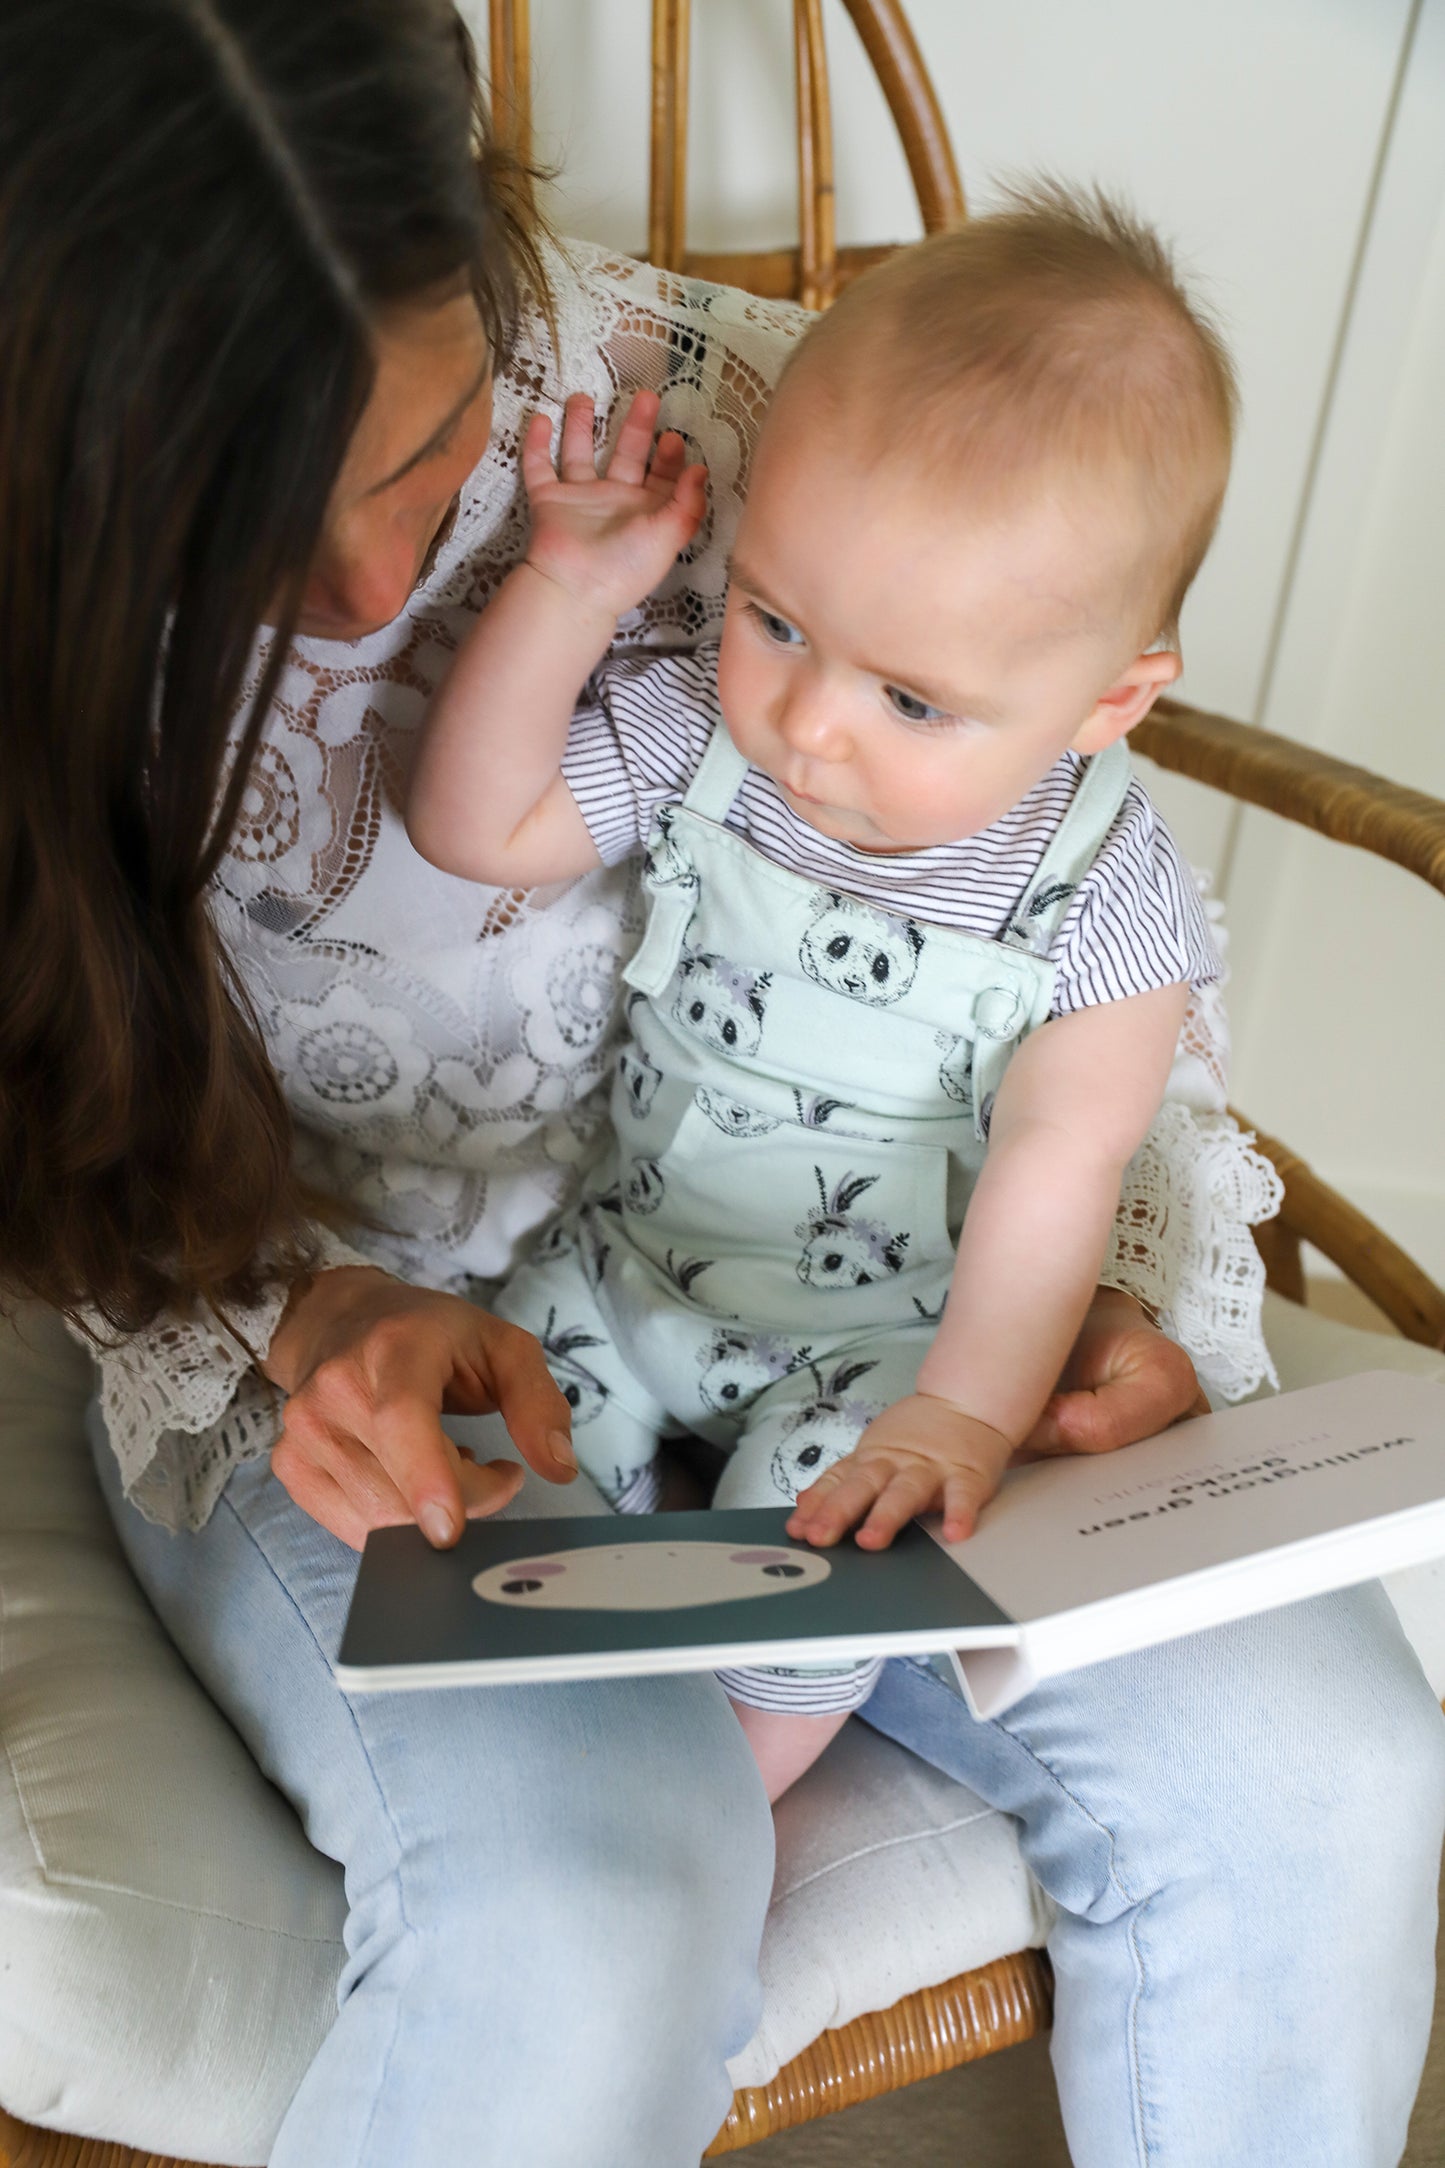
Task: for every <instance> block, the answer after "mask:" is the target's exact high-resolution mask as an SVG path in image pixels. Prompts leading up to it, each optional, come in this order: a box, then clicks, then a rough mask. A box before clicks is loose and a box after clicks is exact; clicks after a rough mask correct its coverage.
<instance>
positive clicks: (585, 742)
mask: <svg viewBox="0 0 1445 2168" xmlns="http://www.w3.org/2000/svg"><path fill="white" fill-rule="evenodd" d="M716 714H717V696H716V694H715V692H714V691H713V688H712V672H711V670H710V669H709V668H708V665H707V663H706V661H705V660H704V661H703V662H702V663H701V664H700V663H699V658H698V657H697V656H695V655H659V654H656V653H651V652H645V651H634V652H633V653H631V654H620V655H609V656H608V657H607V658H606V660H605V661H604V662H602V663H601V664H599V666H598V668H597V669H596V670H595V671H594V672H593V674H592V676H591V677H590V678H589V679H588V681H587V685H586V687H585V689H584V691H583V694H582V698H581V700H580V701H579V702H578V703H577V708H576V710H575V712H574V714H573V717H572V728H571V731H570V733H569V734H568V738H567V751H566V753H565V754H564V755H563V759H562V776H563V780H564V781H565V783H566V785H567V788H568V789H569V790H570V791H571V793H572V796H573V797H574V798H575V799H576V801H577V809H578V811H579V812H580V813H581V815H582V818H583V820H584V821H585V822H586V823H587V828H588V832H589V834H590V835H591V837H592V841H593V842H594V843H595V844H596V846H597V850H598V853H599V855H600V857H601V858H602V861H603V863H604V864H605V865H609V866H615V865H617V864H618V863H619V862H620V861H621V860H622V859H624V858H628V857H630V856H631V855H632V854H633V853H634V852H635V851H639V850H641V848H642V846H643V844H644V843H645V842H646V841H647V834H648V830H649V829H650V828H651V826H652V816H653V814H654V813H655V812H656V810H657V808H658V807H659V806H660V805H666V804H667V803H668V802H669V801H672V800H676V799H678V798H680V797H681V796H682V794H683V792H684V791H685V790H686V788H687V786H688V784H689V782H690V781H691V780H692V777H693V775H694V774H695V773H696V771H697V768H698V766H699V764H700V762H701V760H702V756H703V754H704V753H705V752H706V750H707V743H708V739H709V738H710V736H711V735H712V727H713V721H714V718H715V717H716Z"/></svg>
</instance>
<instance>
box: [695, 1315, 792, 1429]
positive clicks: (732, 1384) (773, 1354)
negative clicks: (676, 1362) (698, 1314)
mask: <svg viewBox="0 0 1445 2168" xmlns="http://www.w3.org/2000/svg"><path fill="white" fill-rule="evenodd" d="M811 1354H812V1350H811V1349H810V1348H807V1347H795V1346H794V1345H793V1343H792V1341H791V1340H785V1339H784V1338H783V1337H782V1335H781V1333H776V1332H742V1331H738V1332H734V1331H731V1330H730V1329H729V1328H728V1327H727V1326H723V1327H721V1328H720V1329H719V1330H718V1331H717V1332H715V1333H714V1334H713V1335H712V1337H711V1339H710V1340H707V1341H705V1342H704V1343H703V1345H702V1346H701V1347H700V1348H699V1349H698V1351H697V1359H698V1361H699V1362H700V1363H701V1365H702V1376H701V1377H700V1378H699V1379H698V1381H697V1390H698V1396H699V1398H700V1399H701V1401H702V1403H703V1405H704V1407H708V1408H711V1409H712V1411H713V1413H714V1415H740V1414H741V1413H742V1411H743V1409H744V1408H746V1407H748V1406H750V1405H751V1403H752V1402H753V1401H754V1400H756V1399H757V1397H758V1394H759V1393H761V1392H765V1391H766V1390H767V1388H768V1387H769V1386H770V1385H777V1384H778V1383H780V1381H781V1380H782V1379H783V1378H790V1377H791V1376H792V1375H793V1373H794V1371H796V1370H806V1369H807V1368H808V1367H809V1363H810V1358H811Z"/></svg>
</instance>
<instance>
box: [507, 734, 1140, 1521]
mask: <svg viewBox="0 0 1445 2168" xmlns="http://www.w3.org/2000/svg"><path fill="white" fill-rule="evenodd" d="M745 773H746V763H745V761H744V760H743V758H742V756H741V754H740V753H739V752H738V751H737V749H736V747H735V746H734V745H733V743H732V740H731V739H730V737H729V736H728V734H727V730H726V728H725V726H724V725H723V724H722V723H721V722H720V723H719V724H718V726H717V728H716V730H715V732H714V734H713V737H712V740H711V742H710V744H709V746H708V750H707V753H706V755H705V756H704V758H703V761H702V763H701V765H700V767H699V768H698V771H697V773H696V775H695V776H694V778H693V781H692V784H691V787H690V788H689V790H688V791H687V794H686V796H685V797H684V799H683V800H682V802H681V804H678V805H669V806H664V807H663V808H662V809H661V811H660V812H659V813H658V815H657V817H656V819H655V821H654V823H653V828H652V832H651V835H650V837H649V840H648V845H647V851H646V855H645V857H644V861H643V876H642V885H643V890H644V893H645V896H646V900H647V924H646V930H645V932H644V934H643V938H642V942H641V945H640V947H639V948H638V950H637V952H636V954H635V955H634V956H633V958H632V960H631V962H630V963H629V964H628V965H627V967H626V970H625V972H624V974H623V975H624V978H625V980H626V982H627V984H628V986H629V988H630V989H631V992H630V994H629V997H628V1002H627V1025H628V1036H627V1040H626V1043H625V1044H624V1046H623V1048H622V1051H621V1055H620V1057H619V1061H618V1069H617V1076H616V1080H615V1083H614V1088H613V1093H612V1126H613V1143H612V1145H611V1148H610V1151H609V1153H608V1156H607V1158H606V1160H605V1161H604V1162H603V1164H602V1165H601V1166H600V1167H599V1168H598V1170H597V1171H596V1173H595V1174H594V1176H593V1178H592V1180H591V1182H590V1183H589V1185H588V1188H587V1191H586V1194H585V1195H584V1197H583V1199H582V1202H581V1204H580V1206H579V1207H578V1208H577V1210H576V1211H575V1212H574V1213H573V1214H572V1215H571V1216H570V1218H569V1219H567V1220H566V1221H564V1222H563V1223H562V1225H561V1226H560V1227H558V1228H557V1229H555V1230H554V1231H553V1233H552V1235H551V1236H550V1237H549V1238H548V1240H547V1241H546V1242H545V1243H544V1245H543V1247H542V1249H541V1251H540V1252H539V1253H538V1255H537V1256H536V1257H535V1259H534V1260H533V1261H532V1262H531V1263H530V1264H529V1265H527V1266H524V1267H523V1269H522V1270H521V1272H520V1273H518V1274H517V1275H516V1277H515V1278H514V1279H513V1280H512V1282H511V1284H510V1285H509V1287H508V1288H507V1289H506V1291H505V1293H504V1295H503V1297H502V1298H501V1300H500V1301H499V1302H498V1305H497V1307H498V1309H499V1311H500V1312H501V1313H502V1314H503V1315H504V1316H507V1317H509V1318H512V1319H513V1320H514V1321H515V1322H517V1323H519V1324H522V1325H525V1326H526V1327H527V1328H528V1330H529V1331H531V1332H533V1333H535V1334H536V1335H537V1337H538V1338H539V1339H540V1340H541V1342H542V1345H543V1348H544V1351H545V1352H546V1355H547V1358H548V1362H549V1365H550V1367H551V1370H552V1373H553V1375H554V1377H555V1378H556V1379H557V1381H558V1383H559V1384H560V1385H561V1387H562V1389H563V1391H564V1392H565V1393H566V1394H567V1397H568V1399H569V1401H570V1402H571V1404H572V1411H573V1415H572V1420H573V1438H574V1443H575V1446H576V1449H577V1456H578V1460H579V1463H580V1465H581V1466H582V1467H583V1468H584V1469H585V1470H586V1472H587V1473H588V1474H589V1475H590V1476H591V1477H592V1478H593V1479H594V1481H595V1482H596V1483H597V1484H598V1485H599V1487H600V1488H601V1490H602V1491H603V1492H604V1494H605V1495H606V1496H607V1497H608V1498H609V1499H610V1500H611V1501H612V1502H613V1503H614V1504H615V1505H617V1506H618V1507H619V1509H620V1510H622V1511H629V1510H630V1511H646V1510H648V1509H649V1508H650V1506H651V1505H652V1503H653V1501H654V1498H655V1475H654V1466H655V1461H656V1456H657V1451H658V1445H659V1441H660V1440H661V1439H662V1438H664V1437H666V1436H668V1435H676V1434H678V1433H680V1432H689V1431H690V1432H693V1433H695V1434H697V1435H700V1436H702V1437H704V1438H706V1439H708V1440H710V1441H711V1442H712V1443H713V1444H715V1445H718V1446H722V1447H724V1448H726V1449H728V1451H729V1453H730V1458H729V1460H728V1462H727V1464H726V1466H725V1468H724V1470H723V1473H722V1476H721V1479H720V1481H719V1485H718V1490H717V1494H716V1499H715V1503H716V1504H717V1505H719V1506H745V1505H777V1504H781V1503H784V1502H791V1501H792V1499H794V1498H795V1497H796V1495H797V1493H798V1492H799V1491H800V1490H803V1489H806V1487H807V1485H808V1484H809V1483H811V1482H812V1481H813V1480H814V1479H815V1478H816V1476H817V1475H818V1474H819V1473H820V1472H821V1470H822V1469H824V1468H825V1467H827V1466H829V1465H830V1464H831V1463H832V1462H833V1461H835V1460H838V1459H840V1458H841V1457H842V1455H843V1454H845V1453H847V1452H849V1451H851V1450H852V1447H853V1446H854V1444H855V1443H856V1442H857V1439H858V1436H859V1434H860V1433H861V1432H862V1431H863V1430H864V1428H865V1427H866V1426H867V1424H868V1423H870V1422H871V1421H872V1420H873V1418H874V1417H875V1416H876V1415H878V1414H880V1413H881V1412H882V1410H883V1409H884V1408H885V1407H887V1406H889V1405H890V1404H891V1403H892V1402H893V1401H895V1400H898V1399H901V1398H902V1397H903V1396H904V1395H905V1394H907V1393H910V1392H911V1391H912V1390H913V1385H914V1380H915V1377H916V1375H917V1372H918V1366H919V1364H920V1362H921V1361H922V1359H923V1356H924V1354H925V1352H926V1350H927V1348H928V1344H929V1341H930V1340H931V1338H932V1335H933V1331H934V1328H935V1326H936V1323H937V1320H938V1317H939V1313H940V1311H941V1309H942V1307H943V1300H944V1297H945V1295H946V1294H947V1292H948V1286H949V1279H950V1275H951V1273H952V1270H953V1260H954V1251H955V1247H956V1244H957V1238H958V1232H959V1228H960V1226H961V1225H962V1222H963V1215H964V1210H965V1208H966V1206H967V1202H968V1197H969V1194H970V1191H971V1190H972V1187H973V1183H974V1180H975V1178H976V1176H977V1173H978V1170H979V1168H980V1166H981V1164H982V1161H983V1155H984V1151H985V1149H986V1138H987V1132H988V1119H989V1113H990V1109H991V1106H992V1101H993V1097H994V1094H995V1092H996V1091H997V1090H998V1086H999V1083H1000V1080H1001V1079H1002V1076H1003V1073H1004V1070H1005V1068H1006V1066H1007V1064H1008V1061H1009V1057H1010V1056H1011V1054H1012V1053H1013V1051H1014V1049H1015V1047H1017V1046H1018V1044H1019V1043H1020V1041H1021V1040H1022V1038H1023V1037H1024V1035H1025V1034H1026V1033H1027V1032H1030V1031H1032V1030H1034V1029H1036V1028H1037V1026H1038V1025H1040V1024H1041V1023H1043V1022H1044V1021H1045V1019H1046V1018H1047V1016H1048V1014H1049V1008H1050V1002H1051V996H1052V989H1053V978H1054V967H1053V965H1052V963H1050V962H1049V960H1048V951H1049V948H1050V946H1051V944H1052V942H1053V939H1054V936H1055V934H1056V932H1057V930H1058V928H1059V925H1060V923H1061V922H1062V920H1063V918H1064V916H1065V914H1066V913H1067V911H1068V909H1069V904H1070V901H1071V899H1072V897H1073V894H1074V891H1075V889H1076V887H1077V886H1078V883H1079V882H1080V880H1081V879H1082V878H1083V876H1084V875H1085V873H1086V872H1087V871H1088V869H1089V867H1090V865H1091V864H1092V862H1093V860H1094V857H1095V856H1096V854H1097V852H1098V850H1099V847H1100V845H1101V843H1102V842H1103V840H1104V837H1105V836H1106V835H1107V833H1108V831H1109V829H1110V827H1111V826H1112V824H1113V821H1114V818H1115V815H1116V814H1117V812H1118V810H1119V807H1120V805H1121V804H1122V802H1123V798H1124V794H1125V791H1126V790H1127V788H1128V782H1129V763H1128V757H1127V754H1126V753H1125V750H1124V747H1123V745H1122V744H1120V745H1118V746H1114V747H1111V748H1110V749H1109V750H1108V751H1107V752H1104V753H1101V754H1099V755H1097V756H1096V757H1095V758H1094V759H1093V760H1091V761H1090V762H1089V763H1088V764H1087V766H1086V767H1085V769H1084V773H1083V776H1082V779H1081V781H1080V783H1079V787H1078V789H1077V791H1076V792H1075V795H1074V798H1073V800H1072V802H1071V804H1070V806H1069V809H1068V812H1067V813H1066V815H1065V817H1064V819H1063V821H1062V822H1061V823H1060V825H1059V828H1058V830H1057V832H1056V834H1055V835H1054V837H1053V839H1052V841H1051V843H1050V845H1049V847H1048V850H1047V852H1046V853H1045V856H1044V859H1043V861H1042V863H1041V865H1040V866H1039V868H1038V871H1037V873H1036V874H1035V876H1034V878H1033V880H1032V881H1031V882H1030V884H1029V886H1028V889H1027V891H1026V892H1025V894H1024V895H1022V896H1021V897H1020V898H1019V901H1018V907H1017V909H1016V910H1015V912H1014V914H1013V917H1012V919H1011V922H1010V924H1009V926H1008V928H1007V930H1006V931H1005V933H1004V934H1003V936H1002V938H1001V939H999V940H985V939H983V938H981V937H980V936H978V935H975V934H968V933H963V932H960V931H958V930H956V929H954V928H948V927H938V926H928V925H920V924H918V923H917V922H916V921H915V920H913V919H911V918H907V917H903V916H894V915H892V914H890V913H888V912H885V911H882V910H879V909H878V908H876V907H875V906H874V905H872V904H867V903H863V902H861V901H858V900H856V899H855V898H853V897H850V896H848V895H843V894H839V893H837V892H836V891H833V890H830V889H826V888H821V887H818V886H817V885H815V884H814V883H813V882H812V881H809V880H807V879H805V878H804V877H803V876H801V875H799V874H796V873H792V872H789V871H788V870H786V869H785V868H783V867H780V866H775V865H773V864H772V863H771V862H770V861H769V860H767V859H765V858H763V857H762V856H760V854H759V853H758V852H757V851H756V850H754V849H753V847H752V846H751V845H750V844H749V843H747V842H746V841H744V839H743V838H742V837H741V836H739V835H737V834H735V833H734V832H733V831H732V830H731V829H728V828H726V827H725V826H724V825H723V823H724V821H725V819H726V816H727V811H728V808H729V806H730V805H731V803H732V800H733V798H734V796H735V794H736V792H737V790H738V788H739V786H740V784H741V782H742V779H743V776H744V774H745Z"/></svg>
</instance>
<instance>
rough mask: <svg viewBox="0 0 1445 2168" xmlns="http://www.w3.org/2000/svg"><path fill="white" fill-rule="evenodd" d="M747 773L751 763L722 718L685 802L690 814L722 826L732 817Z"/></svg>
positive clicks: (689, 787) (716, 725) (714, 730)
mask: <svg viewBox="0 0 1445 2168" xmlns="http://www.w3.org/2000/svg"><path fill="white" fill-rule="evenodd" d="M747 772H748V764H747V762H746V760H744V758H743V756H742V754H741V753H740V752H739V751H738V749H737V747H736V746H735V745H734V744H733V741H732V739H731V738H730V737H729V736H728V726H727V724H726V723H725V722H724V721H723V719H722V717H721V715H719V717H718V719H717V722H716V723H715V724H714V725H713V733H712V736H711V738H710V739H709V740H708V747H707V751H706V752H705V753H704V754H703V756H702V760H701V761H700V763H699V764H698V771H697V774H696V775H695V776H694V777H693V779H692V781H691V783H690V784H689V785H688V788H687V795H686V797H685V798H684V799H683V801H682V802H683V804H684V805H685V806H686V807H687V809H688V811H689V812H690V813H700V814H701V815H702V817H703V819H704V820H706V821H715V822H716V823H717V825H718V826H719V827H721V826H722V824H723V822H724V821H725V820H726V819H727V817H728V808H729V806H730V805H731V804H732V802H733V800H734V798H736V796H737V794H738V792H739V791H740V790H741V789H742V782H743V777H744V776H745V775H746V774H747Z"/></svg>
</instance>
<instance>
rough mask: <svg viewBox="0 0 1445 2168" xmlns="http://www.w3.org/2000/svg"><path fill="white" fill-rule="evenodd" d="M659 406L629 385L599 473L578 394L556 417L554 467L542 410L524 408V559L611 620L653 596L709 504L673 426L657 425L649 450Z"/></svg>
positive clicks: (587, 414)
mask: <svg viewBox="0 0 1445 2168" xmlns="http://www.w3.org/2000/svg"><path fill="white" fill-rule="evenodd" d="M658 405H659V400H658V396H657V393H656V392H655V391H639V392H634V394H633V397H632V404H631V405H630V406H629V408H628V410H627V415H626V418H625V420H624V421H623V424H622V429H621V432H620V434H619V436H618V439H617V445H616V448H615V450H614V451H613V454H612V458H611V460H610V461H609V463H608V466H607V471H606V475H605V477H604V476H601V475H599V474H598V472H597V463H596V459H595V457H594V454H593V449H592V401H591V399H590V398H588V396H587V394H586V393H585V392H578V393H576V394H574V396H573V397H572V398H570V399H569V400H568V401H567V406H566V411H565V412H564V414H563V416H562V447H561V462H560V465H561V472H560V475H559V473H558V472H557V470H556V469H555V468H554V467H553V465H552V454H551V449H550V447H551V438H552V425H551V423H550V421H549V420H548V419H547V416H546V415H545V414H534V415H533V416H532V419H531V421H530V422H529V423H528V425H527V434H526V437H525V439H524V440H523V444H522V477H523V479H524V481H525V482H526V485H527V496H528V499H529V501H530V504H531V508H532V539H531V542H530V543H529V545H528V549H527V563H528V564H529V565H531V566H532V567H533V569H534V570H535V571H537V572H540V573H542V574H543V575H544V576H545V577H546V578H547V579H549V580H554V581H555V582H556V584H557V585H558V586H559V587H562V588H565V589H566V591H567V593H568V594H570V595H571V596H572V597H573V599H574V600H575V601H577V602H579V603H581V604H582V606H583V607H584V608H585V609H588V610H593V611H596V612H597V613H598V614H599V615H602V616H606V617H609V618H612V619H616V618H618V617H620V616H621V615H622V613H623V611H624V610H630V609H632V608H633V607H634V606H635V605H636V604H637V603H639V602H641V600H642V598H643V596H644V595H649V594H651V592H652V590H653V588H654V587H656V585H657V583H658V581H659V580H661V579H663V578H664V577H665V576H666V574H667V572H668V571H669V569H670V568H671V566H672V564H673V562H674V561H675V559H676V557H677V555H678V552H679V551H680V550H684V549H686V548H687V545H688V543H689V542H690V541H691V540H692V538H693V536H694V535H695V534H696V533H697V530H698V528H699V527H700V526H701V524H702V517H703V513H704V511H705V510H706V508H707V469H706V468H705V467H701V466H691V467H690V466H688V465H687V464H686V459H687V453H686V448H685V446H684V444H683V441H682V438H681V437H680V436H679V435H678V433H677V431H676V430H675V429H666V430H664V431H663V433H662V435H661V436H660V437H659V438H658V440H657V445H656V448H655V449H654V448H653V443H652V432H653V429H654V427H655V426H656V423H657V409H658ZM649 451H651V453H652V459H651V464H650V465H649V463H648V453H649Z"/></svg>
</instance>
